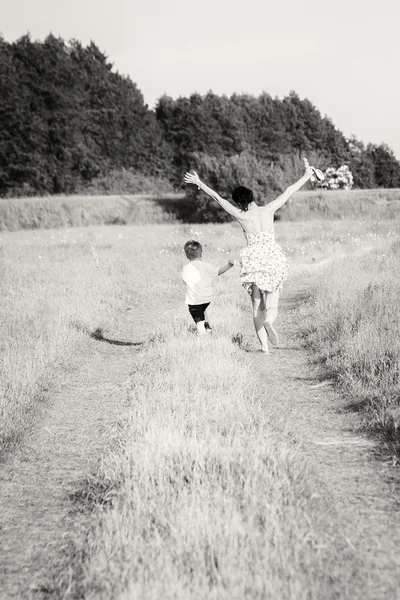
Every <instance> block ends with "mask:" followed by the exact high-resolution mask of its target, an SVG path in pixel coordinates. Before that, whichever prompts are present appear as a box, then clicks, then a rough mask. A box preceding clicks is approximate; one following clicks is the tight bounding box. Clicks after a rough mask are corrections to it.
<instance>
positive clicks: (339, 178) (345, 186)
mask: <svg viewBox="0 0 400 600" xmlns="http://www.w3.org/2000/svg"><path fill="white" fill-rule="evenodd" d="M353 183H354V179H353V175H352V172H351V171H350V169H349V167H348V166H347V165H342V166H341V167H339V168H338V169H334V168H333V167H329V168H328V169H327V170H326V171H325V180H324V181H322V182H321V183H319V184H318V186H319V187H321V188H322V189H325V190H351V188H352V187H353Z"/></svg>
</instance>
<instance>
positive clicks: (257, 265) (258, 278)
mask: <svg viewBox="0 0 400 600" xmlns="http://www.w3.org/2000/svg"><path fill="white" fill-rule="evenodd" d="M244 237H245V238H246V242H247V246H246V248H243V250H242V251H241V252H240V258H241V263H242V266H241V269H240V278H241V280H242V285H243V287H244V288H245V289H246V291H247V292H249V294H251V291H252V284H253V283H255V284H256V286H257V287H258V288H259V289H260V290H262V291H266V292H275V291H276V290H281V289H282V284H283V282H284V281H285V279H286V278H287V274H288V267H289V264H288V260H287V258H286V256H285V254H284V252H283V250H282V248H281V247H280V246H279V244H277V243H276V241H275V233H274V229H273V228H271V229H268V231H260V232H258V233H245V234H244Z"/></svg>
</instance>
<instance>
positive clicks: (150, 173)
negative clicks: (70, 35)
mask: <svg viewBox="0 0 400 600" xmlns="http://www.w3.org/2000/svg"><path fill="white" fill-rule="evenodd" d="M302 155H305V156H309V157H310V156H313V157H315V159H316V160H318V161H319V164H320V165H322V167H328V166H335V167H339V166H340V165H341V164H347V165H349V167H350V169H351V171H352V173H353V177H354V183H355V186H356V187H360V188H375V187H388V188H391V187H400V163H399V161H398V160H397V159H396V157H395V155H394V153H393V151H392V150H391V149H390V148H389V147H388V146H387V145H385V144H381V145H375V144H368V145H364V144H363V143H362V142H361V141H359V140H357V139H356V138H354V137H353V138H351V139H346V137H345V136H344V135H343V133H341V131H340V130H339V129H337V128H336V127H335V125H334V124H333V123H332V121H331V120H330V119H329V118H327V117H323V116H322V115H321V114H320V112H319V111H318V110H317V108H316V107H315V106H314V105H313V104H312V103H311V102H310V101H309V100H307V99H305V100H302V99H300V98H299V96H298V95H297V94H296V93H294V92H292V93H290V94H289V95H288V96H287V97H285V98H283V99H278V98H273V97H271V96H270V95H269V94H267V93H263V94H261V95H260V96H258V97H254V96H251V95H247V94H233V95H232V96H231V97H230V98H228V97H227V96H218V95H216V94H214V93H212V92H209V93H208V94H206V95H204V96H201V95H199V94H192V95H191V96H190V97H188V98H186V97H181V98H178V99H172V98H170V97H168V96H163V97H161V98H160V99H159V100H158V102H157V105H156V107H155V110H150V109H149V108H148V106H147V105H146V104H145V101H144V98H143V95H142V93H141V91H140V90H139V89H138V87H137V85H136V84H135V83H134V82H133V81H132V80H131V79H130V78H129V77H126V76H123V75H121V74H120V73H118V72H117V71H115V70H114V68H113V65H112V64H111V63H110V62H109V60H108V59H107V56H106V55H105V54H104V53H103V52H102V51H101V50H100V49H99V48H98V47H97V46H96V44H95V43H93V42H91V43H90V44H89V45H87V46H86V47H84V46H83V45H82V44H81V43H80V42H79V41H76V40H74V41H70V42H68V43H66V42H65V41H64V40H63V39H61V38H59V37H55V36H53V35H49V36H48V37H47V38H46V39H45V40H44V41H43V42H42V41H33V40H32V39H31V38H30V36H29V35H25V36H23V37H22V38H20V39H19V40H17V41H15V42H12V43H9V42H7V41H5V40H4V39H3V38H0V195H1V196H11V195H34V194H58V193H67V194H70V193H73V192H76V191H79V190H82V189H84V188H85V186H87V185H89V184H93V181H95V180H96V178H99V177H103V178H104V177H105V176H107V173H110V172H113V174H114V175H113V176H115V172H116V170H118V169H121V170H122V169H125V170H126V169H128V170H131V171H133V172H135V173H137V174H140V175H141V176H147V177H151V178H165V179H168V180H169V182H170V183H171V184H173V185H174V186H175V187H176V188H179V187H180V186H181V181H182V173H183V172H184V171H185V170H187V169H188V168H190V167H197V168H199V169H200V168H202V169H203V172H204V170H205V171H206V172H207V173H208V174H209V175H210V176H211V177H212V178H213V179H214V182H213V183H214V184H216V185H218V184H221V185H223V186H224V185H225V181H226V180H228V179H230V178H232V177H234V178H235V177H236V178H239V177H241V175H242V174H243V172H244V173H247V174H248V175H249V176H251V177H252V178H253V179H254V178H255V179H256V181H255V183H256V185H257V178H258V180H260V182H261V180H263V182H264V183H263V185H264V184H265V182H267V184H268V186H269V187H270V188H271V189H276V190H279V189H281V188H282V186H283V185H284V184H285V183H286V182H285V173H290V175H291V174H292V171H293V170H296V169H297V168H298V164H299V161H300V157H301V156H302ZM293 161H294V162H293ZM238 183H239V182H238ZM260 185H261V183H260ZM261 187H262V186H261Z"/></svg>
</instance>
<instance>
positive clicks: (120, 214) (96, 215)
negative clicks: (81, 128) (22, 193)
mask: <svg viewBox="0 0 400 600" xmlns="http://www.w3.org/2000/svg"><path fill="white" fill-rule="evenodd" d="M157 198H158V196H152V195H145V194H143V195H123V196H100V195H99V196H60V197H58V196H54V197H52V196H47V197H44V198H13V199H0V230H8V231H18V230H19V229H56V228H61V227H81V226H88V225H126V224H128V223H138V224H148V223H153V224H155V223H170V222H172V221H174V220H175V219H174V215H173V212H172V214H171V212H170V211H169V210H168V207H169V205H170V204H171V201H173V200H175V199H176V195H174V194H172V195H168V194H164V195H162V204H160V203H159V202H158V200H157ZM179 198H181V196H178V199H179ZM165 205H166V207H167V208H165Z"/></svg>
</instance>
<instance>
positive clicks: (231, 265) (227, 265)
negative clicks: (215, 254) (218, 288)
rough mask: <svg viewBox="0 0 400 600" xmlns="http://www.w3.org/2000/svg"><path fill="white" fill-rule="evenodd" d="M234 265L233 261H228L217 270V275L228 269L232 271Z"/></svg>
mask: <svg viewBox="0 0 400 600" xmlns="http://www.w3.org/2000/svg"><path fill="white" fill-rule="evenodd" d="M234 264H235V262H234V261H233V260H228V263H227V264H226V265H225V266H224V267H221V268H220V269H218V275H223V274H224V273H226V272H227V271H229V269H232V267H233V265H234Z"/></svg>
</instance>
